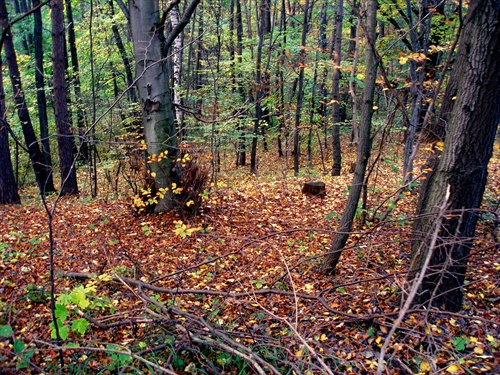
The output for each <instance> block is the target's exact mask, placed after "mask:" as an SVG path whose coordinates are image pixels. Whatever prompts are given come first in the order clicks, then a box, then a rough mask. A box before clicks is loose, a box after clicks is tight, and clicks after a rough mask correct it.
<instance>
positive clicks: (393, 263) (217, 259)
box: [0, 148, 500, 374]
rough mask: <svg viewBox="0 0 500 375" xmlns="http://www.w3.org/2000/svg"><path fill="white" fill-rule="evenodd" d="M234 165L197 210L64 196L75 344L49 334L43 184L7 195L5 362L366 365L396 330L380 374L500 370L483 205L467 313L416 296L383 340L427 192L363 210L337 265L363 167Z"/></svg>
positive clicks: (383, 178)
mask: <svg viewBox="0 0 500 375" xmlns="http://www.w3.org/2000/svg"><path fill="white" fill-rule="evenodd" d="M265 155H266V156H267V155H268V158H269V159H272V158H274V155H273V156H272V157H271V156H270V153H268V154H265ZM395 158H396V156H394V155H392V156H391V157H386V158H383V159H381V161H380V162H379V164H378V167H377V168H376V169H375V170H374V171H373V173H372V176H371V180H370V189H369V201H368V206H367V208H368V213H369V216H370V214H373V213H374V210H375V208H376V207H378V206H379V205H381V207H380V209H379V210H378V212H377V213H376V215H375V216H376V217H377V215H378V217H380V215H382V214H383V213H384V212H385V210H387V208H388V207H389V206H390V203H391V201H392V199H394V196H395V195H394V193H395V192H396V191H397V189H398V187H399V185H398V184H399V180H400V178H399V175H398V173H399V172H398V173H396V172H397V168H395V165H398V164H397V163H398V162H397V161H396V159H395ZM348 162H349V160H346V161H345V163H346V166H345V167H344V169H346V170H347V169H348V167H347V164H348ZM266 163H267V164H266ZM490 168H491V170H490V179H489V184H488V187H487V192H486V195H485V206H484V208H485V209H486V210H490V211H495V210H496V212H497V213H498V204H499V202H500V152H499V150H498V148H496V151H495V155H494V157H493V158H492V161H491V166H490ZM222 170H223V171H224V173H221V174H220V175H219V176H218V184H217V188H214V189H213V190H212V193H211V194H210V197H209V198H208V199H207V200H206V201H205V204H204V213H203V214H202V215H200V216H197V217H194V218H192V219H184V220H182V219H181V218H180V217H179V216H176V215H175V214H174V213H167V214H160V215H145V216H144V215H143V216H137V215H134V214H132V212H131V209H130V206H129V205H128V204H127V202H126V200H125V199H121V198H120V199H114V198H113V194H112V192H110V191H106V189H104V191H101V192H100V194H99V197H98V198H97V199H91V198H90V197H89V196H85V195H84V194H83V193H82V195H81V196H79V197H69V198H61V199H60V200H58V203H57V208H56V210H55V213H54V216H53V218H52V224H53V236H54V269H55V275H54V277H55V293H56V298H57V305H56V316H57V317H58V319H59V321H60V326H59V335H60V336H62V337H63V338H65V340H64V341H63V342H61V341H59V342H58V341H57V340H54V339H53V338H51V334H52V337H54V336H55V335H56V333H55V329H54V326H53V324H52V323H51V322H52V317H51V304H50V290H51V286H50V282H49V280H50V278H49V276H50V272H49V271H50V268H49V264H50V252H49V232H48V215H47V213H46V212H45V209H44V207H43V206H42V204H41V203H40V200H39V198H37V197H36V194H35V192H34V191H23V192H22V193H23V205H21V206H3V207H0V373H1V374H9V373H75V374H76V373H80V374H82V373H118V372H120V373H178V374H183V373H186V374H217V373H219V374H238V373H239V374H250V373H265V374H268V373H276V374H281V373H285V374H325V373H328V371H330V373H341V374H371V373H376V369H377V365H378V361H379V356H380V352H381V348H382V347H383V346H384V344H385V343H386V341H387V345H388V346H387V350H386V351H385V357H384V360H385V363H386V365H387V368H386V370H385V371H384V372H383V373H391V374H398V373H399V374H413V373H421V374H428V373H450V374H479V373H485V374H493V373H500V333H499V321H500V304H499V299H500V279H499V273H500V272H499V271H500V259H499V257H498V247H497V246H498V244H497V243H495V233H494V231H493V229H494V228H492V227H491V222H489V221H488V216H487V215H485V220H481V221H480V223H479V227H478V235H477V241H476V243H475V244H474V251H473V255H472V257H471V260H470V268H469V272H468V277H467V283H466V286H465V301H464V304H463V310H462V311H460V312H459V313H447V312H443V311H439V310H436V309H428V310H427V309H423V308H417V307H415V308H411V309H410V310H409V311H408V313H407V314H406V315H405V316H404V318H403V320H402V322H401V324H400V325H399V327H398V328H397V330H396V331H395V332H394V334H393V335H392V336H391V337H389V334H390V333H391V332H390V331H391V328H392V327H393V323H394V321H395V320H396V319H397V318H398V315H399V312H400V310H401V308H400V307H401V303H400V302H399V296H400V291H401V289H402V287H403V286H404V284H405V280H406V276H407V270H408V266H409V262H410V245H409V243H410V239H411V231H410V230H411V223H412V215H414V212H415V206H416V200H417V196H416V194H412V193H411V192H409V191H405V192H404V193H403V196H402V197H401V200H400V201H399V202H398V205H397V207H395V208H393V210H392V212H391V214H390V215H389V216H388V218H387V219H386V220H385V221H383V222H377V220H374V221H372V222H371V223H369V224H368V225H364V226H361V225H360V220H359V217H358V219H357V221H356V224H355V229H354V232H353V234H352V236H351V238H350V241H349V243H348V246H347V247H346V248H345V250H344V252H343V253H342V258H341V263H340V264H339V266H338V270H337V274H336V275H335V276H333V277H332V276H325V275H321V274H319V273H318V272H317V267H318V265H320V264H321V262H322V256H323V255H324V254H325V252H326V251H328V248H329V244H330V242H331V239H332V236H333V235H334V231H335V229H336V227H337V225H338V221H339V218H340V216H341V214H342V212H343V207H344V205H345V202H346V198H347V191H348V186H349V183H350V181H351V179H352V174H345V175H343V176H341V177H330V176H329V175H323V174H322V173H319V172H314V171H311V170H308V169H306V168H305V169H303V170H304V171H305V172H302V173H301V174H300V176H299V177H290V176H291V175H290V173H289V172H288V170H287V169H286V168H285V167H283V165H276V162H275V161H274V162H271V161H268V162H267V161H266V160H264V161H263V162H262V164H261V165H260V166H259V174H258V175H257V176H252V175H249V174H248V172H247V169H246V168H245V170H244V171H243V170H236V169H235V168H234V167H229V166H223V168H222ZM273 171H278V172H273ZM279 171H286V173H285V172H279ZM84 178H85V176H83V179H84ZM311 180H321V181H323V182H325V183H326V188H327V196H326V197H325V198H324V199H321V198H316V197H307V196H303V195H302V193H301V187H302V184H303V183H304V182H306V181H311ZM100 186H105V182H103V181H102V184H101V185H100ZM87 190H88V189H86V187H85V186H82V191H83V192H85V191H87ZM30 194H32V197H31V198H30ZM396 196H397V194H396ZM48 199H49V205H51V204H53V201H54V199H55V198H54V197H49V198H48ZM89 322H90V324H89ZM61 347H62V348H63V349H62V350H58V349H59V348H61ZM61 361H62V362H64V368H63V369H62V370H61V363H60V362H61ZM16 368H17V369H16Z"/></svg>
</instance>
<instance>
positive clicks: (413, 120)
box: [403, 0, 431, 184]
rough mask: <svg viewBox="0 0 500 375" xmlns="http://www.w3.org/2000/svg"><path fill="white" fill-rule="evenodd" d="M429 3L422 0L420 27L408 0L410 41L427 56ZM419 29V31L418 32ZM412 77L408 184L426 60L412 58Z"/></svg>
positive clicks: (406, 161) (406, 166)
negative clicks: (416, 23) (415, 20)
mask: <svg viewBox="0 0 500 375" xmlns="http://www.w3.org/2000/svg"><path fill="white" fill-rule="evenodd" d="M428 8H429V3H428V1H427V0H422V1H421V3H420V10H419V19H418V26H419V27H418V28H417V25H414V22H413V9H412V5H411V2H410V0H407V20H408V28H409V31H410V42H411V45H412V52H413V53H423V54H424V55H425V56H427V51H428V48H429V34H430V22H431V17H430V16H429V10H428ZM417 30H419V32H418V33H417ZM410 79H411V83H412V85H411V88H410V93H411V96H412V101H411V116H410V124H409V127H408V129H407V131H406V140H405V149H404V160H403V183H404V184H407V183H409V182H410V181H411V180H412V179H413V159H412V155H413V153H414V147H415V146H414V144H415V134H416V132H417V127H418V125H419V121H420V119H421V113H422V110H423V109H424V107H423V106H424V99H425V97H424V80H425V60H424V59H411V60H410Z"/></svg>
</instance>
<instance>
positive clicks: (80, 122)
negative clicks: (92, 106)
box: [64, 0, 91, 163]
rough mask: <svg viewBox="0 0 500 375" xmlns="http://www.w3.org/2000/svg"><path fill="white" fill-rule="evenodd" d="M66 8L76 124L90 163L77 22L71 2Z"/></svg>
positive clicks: (67, 0)
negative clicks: (77, 40)
mask: <svg viewBox="0 0 500 375" xmlns="http://www.w3.org/2000/svg"><path fill="white" fill-rule="evenodd" d="M64 4H65V7H66V17H67V20H68V25H67V26H68V27H67V28H68V45H69V51H70V57H71V68H72V75H71V78H72V83H73V90H74V92H75V98H76V123H77V126H78V135H79V140H80V150H79V151H80V159H81V160H83V161H84V162H85V163H90V161H91V157H90V147H89V142H88V140H87V139H85V113H84V111H83V97H82V89H81V83H80V65H79V63H78V52H77V49H76V36H75V22H74V20H73V9H72V7H71V0H65V1H64Z"/></svg>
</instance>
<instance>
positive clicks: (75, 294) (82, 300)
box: [70, 290, 90, 310]
mask: <svg viewBox="0 0 500 375" xmlns="http://www.w3.org/2000/svg"><path fill="white" fill-rule="evenodd" d="M70 296H71V300H72V301H73V302H74V303H76V304H77V305H78V307H79V308H81V309H82V310H85V309H86V308H87V307H89V305H90V302H89V301H88V299H87V296H86V295H85V292H84V291H82V290H74V291H72V292H71V294H70Z"/></svg>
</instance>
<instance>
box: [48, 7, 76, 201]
mask: <svg viewBox="0 0 500 375" xmlns="http://www.w3.org/2000/svg"><path fill="white" fill-rule="evenodd" d="M50 6H51V9H52V12H51V20H52V69H53V91H54V114H55V118H56V128H57V144H58V146H59V164H60V169H61V193H60V194H61V195H69V194H78V183H77V180H76V168H75V164H74V160H73V147H74V136H73V132H72V130H71V127H70V124H69V121H68V101H67V97H68V91H67V85H66V79H65V73H66V66H65V36H64V31H65V30H64V13H63V2H62V0H52V1H51V2H50Z"/></svg>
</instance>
